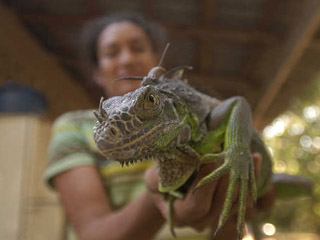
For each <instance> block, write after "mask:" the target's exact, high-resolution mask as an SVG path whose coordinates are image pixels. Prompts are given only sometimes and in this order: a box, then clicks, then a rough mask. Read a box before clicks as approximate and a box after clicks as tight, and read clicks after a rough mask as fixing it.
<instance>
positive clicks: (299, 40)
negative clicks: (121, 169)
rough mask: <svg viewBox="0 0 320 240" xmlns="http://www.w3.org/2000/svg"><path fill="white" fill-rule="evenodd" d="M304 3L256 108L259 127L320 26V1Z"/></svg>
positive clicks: (314, 0) (256, 119) (276, 59)
mask: <svg viewBox="0 0 320 240" xmlns="http://www.w3.org/2000/svg"><path fill="white" fill-rule="evenodd" d="M304 3H305V4H304V8H302V9H301V10H302V11H301V16H300V17H299V18H297V23H296V24H295V25H296V27H295V28H292V30H291V32H290V33H289V37H288V39H287V41H286V42H285V43H284V45H283V47H282V51H281V52H279V55H278V56H277V57H276V58H275V61H274V71H273V72H271V74H270V76H269V77H268V78H269V80H268V82H270V84H269V85H268V88H267V90H266V91H265V92H264V94H263V96H262V97H261V99H260V101H259V103H258V104H257V107H256V108H255V111H254V120H255V124H256V125H257V127H258V128H259V124H261V122H262V119H263V116H264V114H265V113H266V111H267V110H268V108H270V107H272V104H273V101H274V99H275V97H276V96H277V94H278V93H279V91H280V90H281V87H282V86H283V85H284V83H285V82H286V80H287V79H288V76H289V75H290V73H291V71H292V70H293V68H294V67H295V65H296V63H297V62H298V60H299V59H300V57H301V56H302V54H303V53H304V51H305V49H306V48H307V47H308V45H309V43H310V41H311V40H312V37H313V35H314V33H315V32H316V30H317V29H318V27H319V23H320V1H319V0H308V1H305V2H304Z"/></svg>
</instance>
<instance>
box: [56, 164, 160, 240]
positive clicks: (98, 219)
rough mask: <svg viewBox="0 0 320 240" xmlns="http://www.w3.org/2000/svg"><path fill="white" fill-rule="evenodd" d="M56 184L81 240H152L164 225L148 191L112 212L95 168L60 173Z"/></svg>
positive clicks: (82, 168) (87, 167)
mask: <svg viewBox="0 0 320 240" xmlns="http://www.w3.org/2000/svg"><path fill="white" fill-rule="evenodd" d="M54 183H55V187H56V189H57V191H58V192H59V194H60V198H61V203H62V206H63V208H64V210H65V211H66V214H67V217H68V219H69V221H70V223H71V224H72V226H73V227H74V228H75V230H76V233H77V235H78V237H79V239H80V240H100V239H103V240H108V239H119V240H120V239H126V240H127V239H139V240H140V239H141V240H143V239H151V238H152V237H153V236H154V235H155V234H156V233H157V231H158V230H159V229H160V227H161V226H162V225H163V223H164V222H165V220H164V218H163V217H162V215H161V213H160V212H159V210H158V208H157V207H156V206H155V205H154V201H153V200H152V197H151V196H150V193H148V191H146V192H144V193H143V194H142V195H141V196H139V197H138V198H137V199H135V200H133V201H132V202H130V203H129V204H128V205H126V206H125V207H124V208H123V209H120V210H119V211H115V212H112V210H111V208H110V202H109V198H108V196H107V195H106V193H105V191H104V187H103V184H102V181H101V178H100V175H99V173H98V171H97V169H96V168H95V167H93V166H83V167H77V168H74V169H71V170H69V171H66V172H64V173H61V174H59V175H58V176H56V177H55V178H54Z"/></svg>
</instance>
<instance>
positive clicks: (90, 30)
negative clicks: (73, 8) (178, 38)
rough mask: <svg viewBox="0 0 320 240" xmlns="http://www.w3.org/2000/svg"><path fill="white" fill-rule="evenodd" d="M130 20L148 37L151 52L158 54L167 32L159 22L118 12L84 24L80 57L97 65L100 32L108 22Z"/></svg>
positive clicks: (134, 14)
mask: <svg viewBox="0 0 320 240" xmlns="http://www.w3.org/2000/svg"><path fill="white" fill-rule="evenodd" d="M124 21H128V22H132V23H134V24H136V25H137V26H139V27H140V28H141V29H142V30H143V31H144V32H145V33H146V34H147V36H148V37H149V39H150V41H151V44H152V49H153V52H154V53H155V54H156V55H160V53H161V52H162V51H163V49H164V46H165V44H166V42H167V34H166V31H165V30H164V28H163V27H162V26H160V25H159V24H157V23H155V22H152V21H147V20H146V19H145V18H144V17H142V16H141V15H138V14H136V13H118V14H113V15H110V16H105V17H100V18H97V19H95V20H94V21H92V22H89V23H88V24H86V25H85V26H84V28H83V31H82V36H81V39H80V40H81V43H80V44H81V48H82V50H83V51H82V53H81V54H82V55H83V56H82V57H84V58H86V59H89V60H90V61H91V62H92V63H93V64H94V65H95V66H97V65H98V57H97V41H98V38H99V36H100V34H101V32H102V31H103V30H104V29H105V28H106V27H107V26H108V25H110V24H112V23H116V22H124Z"/></svg>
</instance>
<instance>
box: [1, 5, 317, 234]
mask: <svg viewBox="0 0 320 240" xmlns="http://www.w3.org/2000/svg"><path fill="white" fill-rule="evenodd" d="M121 11H133V12H138V13H141V14H143V15H144V16H145V17H146V18H147V19H152V20H156V21H158V22H159V23H161V24H162V25H163V26H164V27H165V28H166V30H167V31H168V35H169V42H170V44H171V47H170V50H169V53H168V56H167V57H166V61H165V66H166V67H167V68H170V67H174V66H178V65H191V66H193V67H194V70H193V71H192V72H190V73H188V75H187V78H188V80H189V83H190V84H192V85H194V86H197V87H199V88H202V89H206V91H207V92H208V93H209V94H212V95H216V96H219V97H220V98H227V97H230V96H234V95H242V96H245V97H246V98H247V99H248V101H249V102H250V104H251V107H252V111H253V116H254V123H255V126H256V127H257V128H258V129H259V130H260V131H261V132H262V133H263V135H264V137H265V139H266V142H267V144H268V146H269V148H270V151H271V153H272V154H273V157H274V160H275V166H274V169H275V171H276V172H279V173H290V174H298V175H302V176H305V177H309V178H312V179H314V180H315V182H316V184H315V189H314V195H313V196H312V198H301V199H298V200H290V201H285V202H281V201H278V202H277V204H276V206H275V208H274V210H273V211H272V212H271V213H270V214H269V217H268V219H267V221H266V222H265V223H264V224H263V225H261V232H262V233H263V235H264V236H265V239H279V240H281V239H290V240H291V239H320V237H319V236H320V94H319V93H320V75H319V73H320V1H319V0H175V1H170V0H117V1H111V0H59V1H51V0H2V1H0V132H1V136H0V154H1V155H0V156H1V163H0V164H1V166H0V189H1V193H2V194H1V197H0V203H1V204H0V223H1V224H0V239H5V240H11V239H12V240H13V239H32V240H38V239H39V240H40V239H48V240H51V239H52V240H63V239H64V234H65V233H64V226H65V217H64V214H63V212H62V211H61V209H60V207H59V201H58V199H57V197H56V195H55V194H54V192H52V191H50V190H48V188H47V187H46V186H45V184H44V181H43V169H44V167H45V164H46V148H47V144H48V141H49V138H50V128H51V125H52V122H53V121H54V119H55V118H56V117H57V116H59V115H60V114H62V113H64V112H67V111H71V110H75V109H86V108H94V107H96V106H97V104H98V102H99V98H100V96H101V92H99V89H97V87H95V86H94V85H93V84H92V81H90V79H88V74H87V73H88V71H89V70H90V69H89V64H88V62H85V61H84V60H81V59H80V58H79V49H78V47H77V43H78V38H79V33H80V31H81V28H82V26H83V24H84V23H86V22H87V21H88V20H91V19H93V18H95V17H98V16H101V15H105V14H111V13H114V12H121ZM246 239H253V238H252V236H246Z"/></svg>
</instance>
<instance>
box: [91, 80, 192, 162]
mask: <svg viewBox="0 0 320 240" xmlns="http://www.w3.org/2000/svg"><path fill="white" fill-rule="evenodd" d="M173 97H174V95H171V96H170V94H168V93H167V92H165V91H163V90H162V89H160V88H158V87H157V86H155V85H145V86H143V84H142V86H141V87H140V88H138V89H137V90H135V91H133V92H129V93H127V94H125V95H123V96H117V97H112V98H110V99H107V100H106V101H103V102H101V103H100V107H99V112H98V113H96V116H97V118H98V121H97V123H96V125H95V127H94V139H95V141H96V144H97V146H98V148H99V149H100V150H101V152H102V153H103V154H104V155H105V156H106V157H107V158H109V159H112V160H116V161H119V162H121V163H122V164H123V163H128V162H134V161H137V160H142V159H148V158H151V157H153V156H154V153H155V152H157V151H159V150H160V149H164V148H166V147H170V145H171V144H172V142H173V141H175V140H177V141H183V139H185V138H188V137H189V135H190V129H189V125H188V124H185V121H184V120H183V118H184V116H183V114H181V111H182V109H183V108H182V107H181V104H180V106H177V104H174V103H173ZM178 105H179V104H178ZM177 108H179V109H177Z"/></svg>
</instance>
